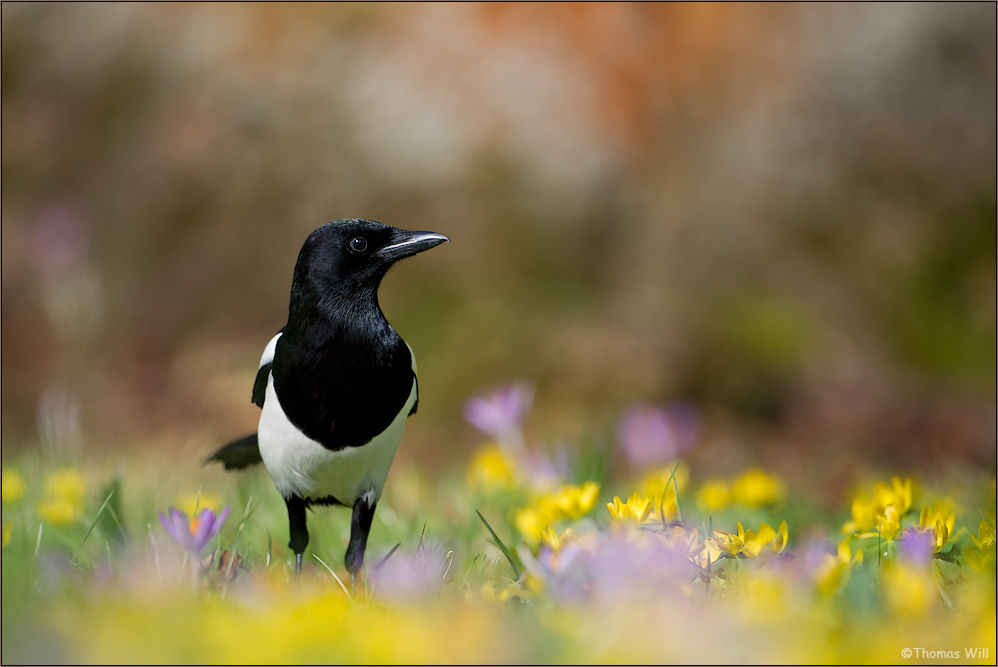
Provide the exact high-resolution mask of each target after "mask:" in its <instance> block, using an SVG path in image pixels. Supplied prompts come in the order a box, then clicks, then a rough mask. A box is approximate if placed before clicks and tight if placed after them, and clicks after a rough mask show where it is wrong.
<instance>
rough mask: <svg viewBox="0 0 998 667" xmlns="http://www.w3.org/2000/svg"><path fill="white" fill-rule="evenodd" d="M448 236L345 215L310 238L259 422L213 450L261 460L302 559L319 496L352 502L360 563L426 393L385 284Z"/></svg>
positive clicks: (266, 378) (233, 463) (274, 347)
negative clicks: (382, 290)
mask: <svg viewBox="0 0 998 667" xmlns="http://www.w3.org/2000/svg"><path fill="white" fill-rule="evenodd" d="M446 240H448V239H447V237H445V236H442V235H440V234H435V233H433V232H411V231H407V230H402V229H397V228H395V227H389V226H387V225H383V224H381V223H377V222H373V221H370V220H361V219H345V220H338V221H336V222H333V223H329V224H328V225H323V226H322V227H320V228H319V229H317V230H315V231H314V232H313V233H312V234H311V235H310V236H309V237H308V239H307V240H306V241H305V244H304V245H303V246H302V249H301V252H300V253H299V255H298V261H297V263H296V264H295V271H294V280H293V283H292V288H291V300H290V305H289V308H288V322H287V324H286V325H285V326H284V327H283V328H282V329H281V330H280V332H279V333H278V334H277V336H275V337H274V339H273V340H271V343H270V344H269V345H268V346H267V349H266V350H265V351H264V354H263V357H262V358H261V361H260V367H259V370H258V372H257V376H256V380H255V382H254V385H253V392H252V400H253V402H254V403H255V404H256V405H258V406H260V407H261V408H262V409H263V412H262V413H261V418H260V428H259V430H258V434H254V435H252V436H247V437H246V438H243V439H242V440H239V441H236V442H234V443H231V444H229V445H226V446H225V447H223V448H222V449H220V450H219V451H218V452H216V453H215V454H213V455H212V456H211V457H210V458H209V459H208V460H207V461H206V462H208V461H221V462H222V463H223V464H224V465H225V468H226V469H227V470H229V469H240V468H244V467H246V466H248V465H251V464H252V463H254V462H258V461H263V462H264V464H265V465H266V466H267V470H268V472H269V473H270V475H271V477H272V478H273V479H274V482H275V484H276V485H277V487H278V489H279V490H280V491H281V493H282V495H283V496H284V498H285V501H286V503H287V506H288V519H289V525H290V532H291V540H290V543H289V546H290V547H291V548H292V550H293V551H294V552H295V556H296V560H297V563H298V567H299V569H300V566H301V555H302V552H303V551H304V549H305V546H306V545H307V543H308V531H307V528H306V521H305V509H306V508H307V507H309V506H310V505H319V504H343V505H347V506H352V507H353V520H352V523H351V539H350V544H349V546H348V548H347V555H346V558H345V563H346V566H347V569H348V570H349V571H350V573H351V575H354V574H355V573H356V572H357V571H358V569H359V568H360V567H361V565H362V564H363V559H364V549H365V546H366V543H367V534H368V531H369V529H370V525H371V520H372V519H373V517H374V511H375V506H376V503H377V499H378V498H379V497H380V494H381V490H382V487H383V484H384V478H385V476H387V472H388V466H390V464H391V459H392V458H393V457H394V454H395V449H396V448H397V447H398V444H399V441H400V440H401V437H402V430H403V428H404V421H405V417H407V416H408V415H412V414H415V412H416V408H417V406H418V400H419V397H418V392H419V385H418V380H417V376H416V370H415V360H414V356H413V354H412V352H411V350H410V348H409V346H408V345H406V343H405V341H403V340H402V338H401V337H400V336H399V335H398V333H397V332H396V331H395V329H394V328H392V326H391V325H390V324H389V323H388V320H387V319H386V318H385V316H384V313H383V312H382V311H381V307H380V305H379V303H378V287H379V286H380V284H381V280H382V278H383V277H384V276H385V274H386V273H387V271H388V270H389V269H390V268H391V266H392V265H393V264H394V263H395V262H397V261H399V260H400V259H403V258H405V257H409V256H411V255H414V254H416V253H418V252H422V251H423V250H427V249H429V248H432V247H434V246H436V245H439V244H440V243H443V242H444V241H446ZM410 402H411V404H410ZM323 451H324V452H325V453H323Z"/></svg>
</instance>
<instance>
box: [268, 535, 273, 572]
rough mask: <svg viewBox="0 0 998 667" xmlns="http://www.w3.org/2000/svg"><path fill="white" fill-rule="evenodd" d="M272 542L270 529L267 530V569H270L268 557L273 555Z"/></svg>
mask: <svg viewBox="0 0 998 667" xmlns="http://www.w3.org/2000/svg"><path fill="white" fill-rule="evenodd" d="M273 549H274V542H273V540H272V539H271V538H270V528H268V529H267V569H268V570H269V569H270V555H271V554H272V553H273Z"/></svg>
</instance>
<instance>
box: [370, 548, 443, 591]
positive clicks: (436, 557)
mask: <svg viewBox="0 0 998 667" xmlns="http://www.w3.org/2000/svg"><path fill="white" fill-rule="evenodd" d="M446 571H447V557H446V556H445V555H444V550H443V547H441V546H440V545H438V544H434V543H427V544H423V545H422V547H421V548H420V549H419V551H417V552H416V555H415V556H414V557H413V559H412V560H411V561H410V560H408V559H407V558H406V557H405V556H404V555H403V554H397V555H396V556H395V557H394V558H390V559H389V560H388V562H386V563H385V564H384V565H383V566H382V567H381V569H380V570H378V571H377V574H376V575H375V577H376V579H375V581H376V582H377V584H376V585H377V591H378V593H379V594H380V595H381V596H382V597H384V598H386V599H389V600H394V601H398V602H402V601H407V600H415V599H417V598H424V597H429V596H431V595H433V594H434V593H436V591H437V590H438V589H439V588H440V586H441V585H443V577H444V573H445V572H446Z"/></svg>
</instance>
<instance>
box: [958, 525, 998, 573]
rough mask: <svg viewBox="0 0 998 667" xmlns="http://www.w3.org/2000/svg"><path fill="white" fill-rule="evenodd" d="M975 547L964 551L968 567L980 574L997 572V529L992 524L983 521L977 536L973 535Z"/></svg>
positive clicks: (971, 537) (969, 547)
mask: <svg viewBox="0 0 998 667" xmlns="http://www.w3.org/2000/svg"><path fill="white" fill-rule="evenodd" d="M970 539H971V540H973V541H974V546H972V547H971V546H968V547H967V548H966V549H964V550H963V555H964V556H965V557H966V558H967V565H969V566H970V567H972V568H974V569H975V570H977V571H978V572H994V571H995V529H994V527H992V525H991V524H990V523H988V522H987V521H985V520H983V519H982V520H981V523H980V524H979V525H978V526H977V535H976V536H975V535H971V536H970Z"/></svg>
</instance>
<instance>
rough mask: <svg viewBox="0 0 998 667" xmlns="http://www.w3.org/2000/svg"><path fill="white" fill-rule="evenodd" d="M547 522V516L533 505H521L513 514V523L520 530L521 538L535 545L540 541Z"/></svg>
mask: <svg viewBox="0 0 998 667" xmlns="http://www.w3.org/2000/svg"><path fill="white" fill-rule="evenodd" d="M548 523H549V522H548V517H547V516H546V515H545V514H544V513H543V512H541V511H540V510H539V509H538V508H537V507H533V506H527V507H522V508H520V509H518V510H517V511H516V514H514V515H513V525H515V526H516V529H517V530H518V531H520V535H522V536H523V539H524V540H526V541H527V543H528V544H532V545H536V544H537V543H538V542H539V541H540V539H541V536H542V535H543V534H544V529H545V528H547V527H548Z"/></svg>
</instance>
